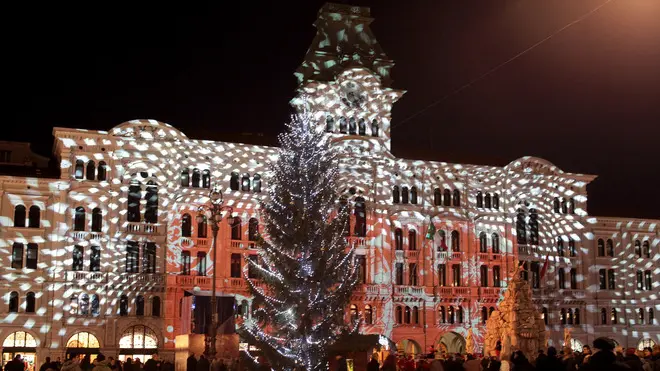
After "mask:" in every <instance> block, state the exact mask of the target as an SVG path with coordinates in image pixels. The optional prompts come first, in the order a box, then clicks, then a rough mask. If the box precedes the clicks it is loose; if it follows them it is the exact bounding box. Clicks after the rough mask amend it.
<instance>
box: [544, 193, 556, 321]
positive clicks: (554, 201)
mask: <svg viewBox="0 0 660 371" xmlns="http://www.w3.org/2000/svg"><path fill="white" fill-rule="evenodd" d="M552 208H553V210H554V212H556V213H559V197H555V199H554V200H553V201H552ZM546 324H547V323H546Z"/></svg>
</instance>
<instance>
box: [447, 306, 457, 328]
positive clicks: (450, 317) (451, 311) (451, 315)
mask: <svg viewBox="0 0 660 371" xmlns="http://www.w3.org/2000/svg"><path fill="white" fill-rule="evenodd" d="M448 313H449V315H448V316H447V317H448V318H447V319H448V320H449V323H450V324H452V325H453V324H454V322H455V321H456V315H455V313H454V307H453V306H451V305H450V306H449V312H448Z"/></svg>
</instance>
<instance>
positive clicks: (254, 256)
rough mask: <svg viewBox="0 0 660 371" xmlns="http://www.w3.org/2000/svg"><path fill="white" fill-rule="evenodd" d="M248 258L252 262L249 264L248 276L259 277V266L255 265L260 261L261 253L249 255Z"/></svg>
mask: <svg viewBox="0 0 660 371" xmlns="http://www.w3.org/2000/svg"><path fill="white" fill-rule="evenodd" d="M248 259H250V261H251V262H252V263H249V264H248V278H259V274H258V273H257V272H258V269H259V268H257V267H256V266H255V264H258V262H259V255H257V254H251V255H249V256H248Z"/></svg>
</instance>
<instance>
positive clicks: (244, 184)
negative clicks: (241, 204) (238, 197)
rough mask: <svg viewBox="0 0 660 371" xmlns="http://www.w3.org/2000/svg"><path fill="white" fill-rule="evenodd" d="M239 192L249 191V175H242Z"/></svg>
mask: <svg viewBox="0 0 660 371" xmlns="http://www.w3.org/2000/svg"><path fill="white" fill-rule="evenodd" d="M241 191H243V192H249V191H250V174H247V173H246V174H243V176H242V177H241Z"/></svg>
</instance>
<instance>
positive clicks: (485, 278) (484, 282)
mask: <svg viewBox="0 0 660 371" xmlns="http://www.w3.org/2000/svg"><path fill="white" fill-rule="evenodd" d="M479 272H480V273H481V287H488V266H487V265H482V266H481V267H480V269H479Z"/></svg>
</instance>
